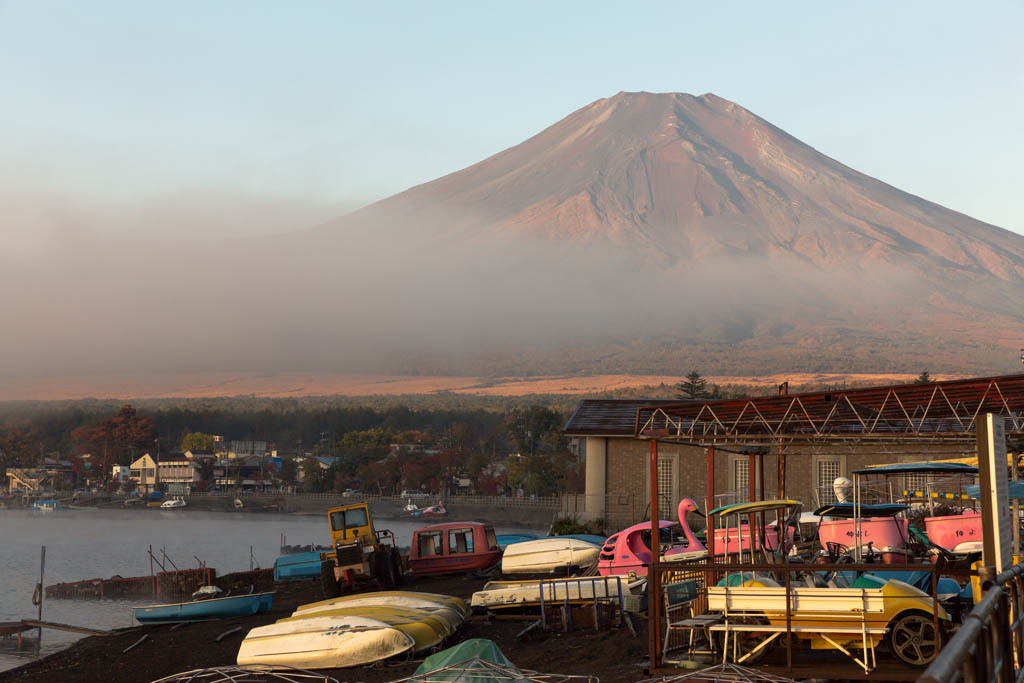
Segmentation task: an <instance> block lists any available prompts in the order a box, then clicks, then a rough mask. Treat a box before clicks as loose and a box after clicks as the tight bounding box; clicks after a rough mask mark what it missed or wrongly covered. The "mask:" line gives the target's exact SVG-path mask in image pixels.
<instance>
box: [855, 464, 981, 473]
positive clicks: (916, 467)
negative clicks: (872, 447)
mask: <svg viewBox="0 0 1024 683" xmlns="http://www.w3.org/2000/svg"><path fill="white" fill-rule="evenodd" d="M853 473H854V474H977V473H978V468H977V467H975V466H974V465H968V464H966V463H962V462H907V463H900V462H898V463H895V464H892V465H882V466H881V467H865V468H864V469H861V470H854V471H853Z"/></svg>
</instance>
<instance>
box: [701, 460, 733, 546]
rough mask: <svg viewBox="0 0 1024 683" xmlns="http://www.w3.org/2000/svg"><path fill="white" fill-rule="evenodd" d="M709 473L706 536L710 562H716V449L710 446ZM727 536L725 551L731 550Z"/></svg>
mask: <svg viewBox="0 0 1024 683" xmlns="http://www.w3.org/2000/svg"><path fill="white" fill-rule="evenodd" d="M707 456H708V462H707V471H708V510H707V520H708V521H707V525H708V528H707V532H706V533H705V534H704V536H705V538H706V539H707V547H708V561H710V562H714V561H715V528H714V525H713V524H712V523H711V511H712V510H713V509H715V508H716V507H717V506H716V505H715V447H714V445H711V446H708V448H707ZM728 538H729V537H728V536H726V543H725V549H726V550H728V549H729V540H728Z"/></svg>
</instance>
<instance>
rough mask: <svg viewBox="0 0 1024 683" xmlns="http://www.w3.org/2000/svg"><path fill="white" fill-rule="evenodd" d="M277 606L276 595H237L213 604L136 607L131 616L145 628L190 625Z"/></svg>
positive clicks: (249, 614) (245, 615)
mask: <svg viewBox="0 0 1024 683" xmlns="http://www.w3.org/2000/svg"><path fill="white" fill-rule="evenodd" d="M273 604H274V594H273V593H256V594H254V595H235V596H231V597H227V598H213V599H211V600H195V601H193V602H179V603H175V604H171V605H149V606H147V607H135V608H133V609H132V613H133V614H134V615H135V619H136V620H137V621H138V622H140V623H142V624H177V623H183V622H191V621H210V620H212V619H230V618H232V617H248V616H252V615H253V614H259V613H261V612H267V611H269V610H270V608H271V607H272V606H273Z"/></svg>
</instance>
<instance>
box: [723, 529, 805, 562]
mask: <svg viewBox="0 0 1024 683" xmlns="http://www.w3.org/2000/svg"><path fill="white" fill-rule="evenodd" d="M726 533H728V535H729V540H728V546H726ZM793 533H794V531H793V527H790V528H789V529H787V530H786V546H787V547H789V546H790V545H792V543H793ZM737 534H738V535H739V539H738V540H737V538H736V536H737ZM764 540H765V545H766V546H767V548H768V550H775V549H776V548H778V547H779V532H778V529H777V528H776V527H774V526H769V527H767V528H765V531H764ZM754 547H755V548H760V547H761V540H760V539H759V538H757V536H756V535H755V536H754ZM740 550H743V551H744V552H746V551H748V550H750V525H748V524H743V525H741V526H740V528H739V529H737V528H735V527H733V528H731V529H715V555H716V556H717V555H725V554H726V553H736V552H739V551H740Z"/></svg>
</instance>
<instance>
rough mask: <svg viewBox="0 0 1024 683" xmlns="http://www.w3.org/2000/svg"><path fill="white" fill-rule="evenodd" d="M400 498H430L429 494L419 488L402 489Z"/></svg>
mask: <svg viewBox="0 0 1024 683" xmlns="http://www.w3.org/2000/svg"><path fill="white" fill-rule="evenodd" d="M401 495H402V498H430V494H429V493H427V492H425V491H420V490H419V489H407V490H405V491H402V494H401Z"/></svg>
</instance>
